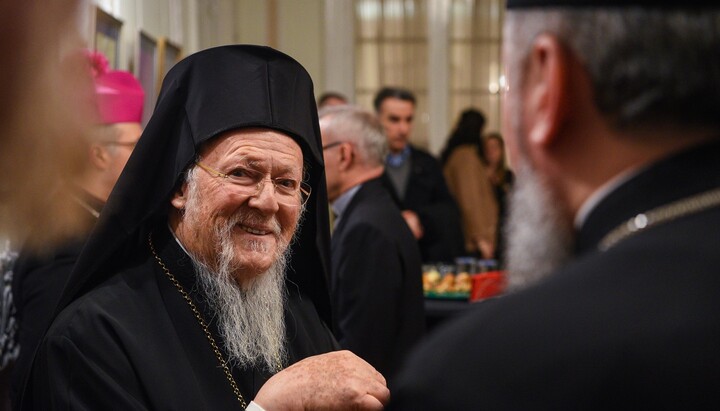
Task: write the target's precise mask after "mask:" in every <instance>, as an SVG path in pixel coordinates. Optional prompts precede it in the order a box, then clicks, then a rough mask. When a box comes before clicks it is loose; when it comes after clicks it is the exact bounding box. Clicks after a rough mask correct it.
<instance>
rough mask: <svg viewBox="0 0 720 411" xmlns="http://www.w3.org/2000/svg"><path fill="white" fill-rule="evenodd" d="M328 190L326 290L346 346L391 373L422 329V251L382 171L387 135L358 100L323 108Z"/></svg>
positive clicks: (338, 332) (321, 120)
mask: <svg viewBox="0 0 720 411" xmlns="http://www.w3.org/2000/svg"><path fill="white" fill-rule="evenodd" d="M320 128H321V133H322V140H323V151H324V156H325V172H326V179H327V183H328V198H329V200H330V202H331V203H332V208H333V211H334V213H335V215H336V220H335V230H334V232H333V236H332V256H331V259H332V280H331V283H330V284H331V287H330V293H331V297H332V303H333V311H334V314H335V315H334V317H335V321H334V332H335V334H336V336H337V338H338V340H339V342H340V345H341V346H342V347H343V348H347V349H349V350H351V351H353V352H355V353H356V354H357V355H359V356H360V357H362V358H363V359H365V360H366V361H368V362H369V363H370V364H372V365H373V366H374V367H375V368H376V369H378V370H379V371H380V372H382V373H383V374H384V375H385V376H387V377H390V378H392V376H393V374H394V373H395V372H396V371H397V370H398V369H399V367H400V364H401V362H402V360H403V359H404V357H405V354H406V353H407V352H408V351H409V349H410V348H411V347H412V346H413V345H414V344H415V343H416V342H417V341H418V340H419V339H420V338H421V336H422V334H423V331H424V321H425V320H424V311H423V295H422V273H421V268H420V263H421V261H420V252H419V250H418V247H417V243H416V241H415V239H414V238H413V236H412V233H411V232H410V230H409V228H408V227H407V225H406V224H405V222H404V221H403V218H402V216H401V215H400V210H399V209H398V208H397V206H396V205H395V204H394V202H393V200H392V198H391V196H390V194H389V193H388V192H387V190H386V188H385V187H384V186H383V184H382V183H381V181H380V179H379V177H380V175H381V174H382V172H383V160H384V156H385V151H386V143H385V138H384V136H383V133H382V128H381V126H380V124H379V123H378V121H377V119H376V118H375V116H374V115H372V114H371V113H368V112H366V111H363V110H360V109H358V108H355V107H350V106H343V107H338V108H329V109H326V110H324V111H322V112H321V113H320Z"/></svg>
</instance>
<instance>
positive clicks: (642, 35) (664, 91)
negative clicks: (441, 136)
mask: <svg viewBox="0 0 720 411" xmlns="http://www.w3.org/2000/svg"><path fill="white" fill-rule="evenodd" d="M507 7H508V13H507V15H506V17H507V19H506V27H505V36H504V41H505V43H504V59H505V67H506V68H507V70H508V73H507V74H508V79H509V90H508V93H507V98H506V101H505V105H504V107H503V108H504V109H505V112H504V117H505V133H506V134H507V137H508V139H507V141H508V146H509V148H510V152H511V155H512V157H513V159H514V164H515V165H516V166H517V172H518V175H517V186H516V189H515V192H514V195H513V198H512V203H511V223H510V224H511V227H510V238H509V240H508V241H509V254H508V256H507V257H508V269H509V271H510V274H511V282H512V285H513V286H515V287H516V289H518V291H517V292H515V293H513V294H510V295H508V296H506V297H503V298H500V299H497V300H495V301H491V302H487V303H485V304H483V306H481V307H479V309H478V310H477V311H475V312H473V313H472V314H470V315H468V316H466V317H465V318H463V319H461V320H460V321H458V322H456V323H455V324H454V325H453V326H452V327H451V328H448V329H446V330H445V333H443V334H442V335H438V336H436V338H434V339H433V340H432V341H429V342H428V343H427V344H426V345H424V346H423V347H422V349H420V350H418V351H417V352H416V353H414V355H413V360H412V365H411V366H409V367H408V368H407V369H406V370H405V373H404V374H403V382H402V384H401V388H399V389H398V390H396V391H394V392H393V400H394V407H395V408H396V409H419V408H422V409H494V410H499V409H513V410H515V409H563V410H565V409H582V410H588V409H590V410H592V409H717V408H718V407H719V406H720V391H718V389H717V384H718V381H720V351H719V350H718V349H717V347H720V308H719V307H720V306H718V303H717V302H718V301H719V300H720V275H718V267H719V266H720V252H719V251H720V249H719V247H720V246H719V244H720V231H718V230H717V227H718V226H720V162H718V158H720V116H718V113H717V107H719V106H720V54H718V53H717V50H719V49H720V10H719V6H718V3H717V2H714V1H712V2H711V1H706V0H705V1H702V0H694V1H683V2H680V1H675V0H672V1H671V0H664V1H658V0H655V1H649V0H644V1H643V0H625V1H612V0H584V1H581V0H509V1H508V2H507ZM520 288H523V289H520Z"/></svg>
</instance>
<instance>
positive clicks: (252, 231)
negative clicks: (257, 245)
mask: <svg viewBox="0 0 720 411" xmlns="http://www.w3.org/2000/svg"><path fill="white" fill-rule="evenodd" d="M239 227H240V228H241V229H242V230H243V231H246V232H248V233H250V234H255V235H267V234H270V233H271V231H265V230H258V229H255V228H252V227H248V226H246V225H240V226H239Z"/></svg>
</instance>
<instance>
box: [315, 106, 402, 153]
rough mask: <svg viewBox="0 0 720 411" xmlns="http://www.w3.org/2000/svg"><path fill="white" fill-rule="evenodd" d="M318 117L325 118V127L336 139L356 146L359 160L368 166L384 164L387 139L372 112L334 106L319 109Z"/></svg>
mask: <svg viewBox="0 0 720 411" xmlns="http://www.w3.org/2000/svg"><path fill="white" fill-rule="evenodd" d="M319 117H320V118H321V119H325V118H327V124H328V126H327V127H328V129H329V131H330V132H331V133H333V134H334V135H335V136H337V137H338V138H337V141H347V142H350V143H352V144H353V145H354V146H355V147H356V148H357V151H358V157H359V158H360V161H361V162H363V163H364V164H366V165H369V166H379V165H382V164H384V162H385V156H386V155H387V152H388V147H387V139H386V138H385V134H384V132H383V128H382V125H381V124H380V121H379V120H378V119H377V117H376V116H375V115H374V114H373V113H371V112H369V111H366V110H363V109H361V108H359V107H355V106H335V107H327V108H324V109H322V110H320V113H319Z"/></svg>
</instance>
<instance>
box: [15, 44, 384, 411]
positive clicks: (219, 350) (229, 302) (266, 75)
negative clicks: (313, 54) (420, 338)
mask: <svg viewBox="0 0 720 411" xmlns="http://www.w3.org/2000/svg"><path fill="white" fill-rule="evenodd" d="M321 153H322V150H321V143H320V133H319V128H318V123H317V113H316V108H315V102H314V100H313V91H312V81H311V79H310V77H309V75H308V74H307V72H306V71H305V70H304V69H303V68H302V66H300V64H299V63H297V62H296V61H295V60H293V59H291V58H290V57H288V56H286V55H284V54H282V53H279V52H277V51H275V50H272V49H269V48H264V47H256V46H226V47H217V48H213V49H208V50H205V51H202V52H199V53H196V54H194V55H192V56H190V57H188V58H186V59H185V60H183V61H182V62H180V63H178V64H177V65H175V66H174V67H173V69H171V70H170V72H169V73H168V75H167V76H166V78H165V81H164V83H163V88H162V91H161V93H160V96H159V100H158V104H157V106H156V108H155V112H154V113H153V116H152V118H151V119H150V122H149V123H148V125H147V128H146V130H145V132H144V133H143V137H142V138H141V139H140V141H139V142H138V145H137V147H136V149H135V151H134V152H133V154H132V156H131V158H130V160H129V161H128V164H127V166H126V167H125V169H124V170H123V173H122V175H121V177H120V179H119V180H118V184H117V185H116V187H115V189H114V190H113V192H112V194H111V196H110V199H109V200H108V203H107V205H106V206H105V208H104V209H103V212H102V214H101V217H100V221H99V223H98V225H97V227H96V230H95V231H94V232H93V234H92V235H91V237H90V239H89V240H88V243H87V244H86V246H85V248H84V250H83V253H82V255H81V256H80V259H79V260H78V263H77V265H76V267H75V269H74V271H73V274H72V276H71V278H70V280H69V282H68V284H67V286H66V288H65V291H64V292H63V296H62V297H61V301H60V304H59V305H60V307H61V308H62V307H64V310H63V311H62V312H60V314H59V315H58V316H57V317H56V318H55V321H54V323H53V325H52V326H51V328H50V330H49V331H48V333H47V335H46V337H45V339H44V340H43V342H42V343H41V345H40V348H39V350H38V355H37V356H36V358H35V364H34V367H33V373H32V378H31V384H30V385H29V386H28V387H27V390H26V391H25V393H24V403H23V404H22V406H23V408H24V409H49V408H72V409H109V408H113V409H160V408H165V409H232V408H236V407H238V406H239V407H241V408H245V407H246V406H248V405H250V406H251V407H255V408H254V409H258V408H257V407H258V406H261V407H265V408H266V409H268V410H275V409H313V408H324V409H343V408H358V409H379V408H381V407H382V404H383V403H384V402H386V401H387V398H388V396H389V392H388V391H387V388H386V386H385V380H384V378H383V377H382V375H380V374H379V373H378V372H377V371H375V370H374V369H373V368H372V367H371V366H369V365H368V364H367V363H365V362H364V361H362V360H360V359H359V358H358V357H356V356H354V355H352V354H350V353H349V352H332V353H328V352H330V351H332V350H334V349H335V348H336V343H335V340H334V338H333V337H332V335H331V333H330V332H329V330H328V328H327V326H326V325H325V324H326V323H327V322H329V318H330V312H329V301H328V296H327V291H326V286H325V278H326V274H325V273H326V270H327V267H328V265H329V262H328V255H327V252H328V249H329V238H328V237H329V230H328V218H327V217H328V216H327V197H326V191H325V182H324V175H323V163H322V154H321ZM301 219H302V221H303V223H302V225H300V221H301ZM323 353H327V354H324V355H317V354H323ZM311 356H312V357H311ZM306 357H311V358H306ZM303 359H304V360H303ZM251 400H254V402H253V403H251Z"/></svg>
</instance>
